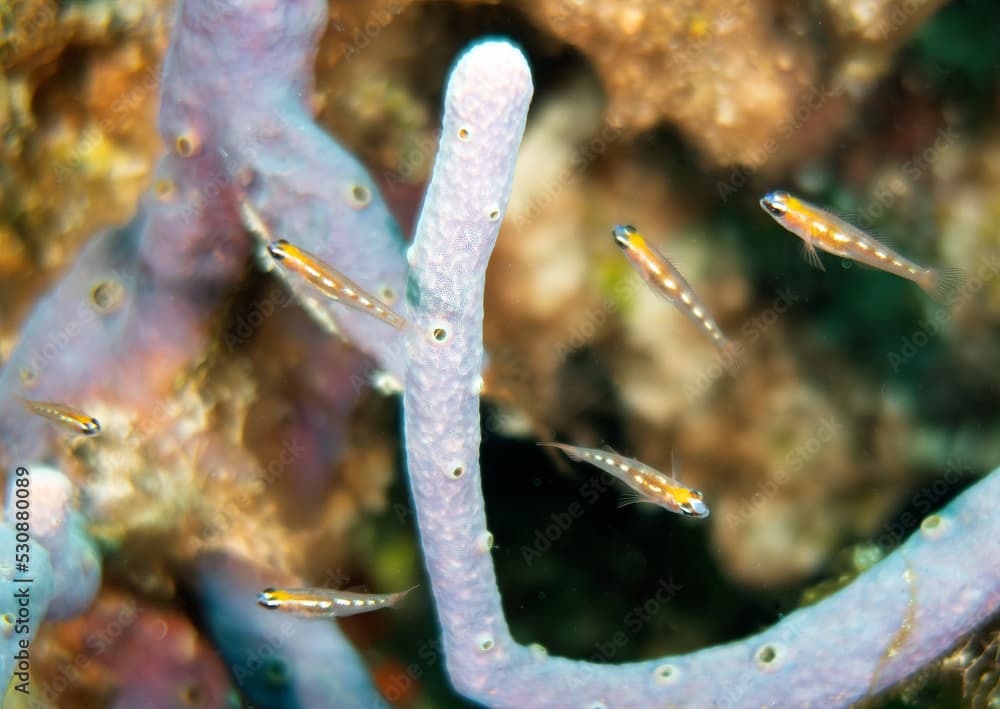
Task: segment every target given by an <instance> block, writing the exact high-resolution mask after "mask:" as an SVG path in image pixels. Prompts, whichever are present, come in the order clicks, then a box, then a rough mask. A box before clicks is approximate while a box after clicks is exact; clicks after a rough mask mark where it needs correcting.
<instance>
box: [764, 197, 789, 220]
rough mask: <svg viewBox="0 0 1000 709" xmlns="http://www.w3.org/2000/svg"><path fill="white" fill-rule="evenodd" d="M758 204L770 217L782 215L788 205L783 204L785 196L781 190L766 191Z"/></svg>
mask: <svg viewBox="0 0 1000 709" xmlns="http://www.w3.org/2000/svg"><path fill="white" fill-rule="evenodd" d="M760 205H761V206H762V207H763V208H764V209H766V210H767V213H768V214H770V215H771V216H772V217H783V216H785V213H786V212H787V211H788V207H787V206H786V205H785V196H784V195H783V194H782V193H781V192H768V193H767V194H766V195H764V197H763V199H761V200H760Z"/></svg>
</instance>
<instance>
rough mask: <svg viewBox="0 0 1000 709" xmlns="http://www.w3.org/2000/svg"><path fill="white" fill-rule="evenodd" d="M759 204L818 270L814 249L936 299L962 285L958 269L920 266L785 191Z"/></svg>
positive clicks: (775, 193) (774, 194)
mask: <svg viewBox="0 0 1000 709" xmlns="http://www.w3.org/2000/svg"><path fill="white" fill-rule="evenodd" d="M760 206H761V207H762V208H763V209H764V211H765V212H767V213H768V214H770V215H771V217H773V218H774V220H775V221H776V222H778V224H780V225H781V226H783V227H785V228H786V229H787V230H788V231H790V232H792V233H793V234H795V235H796V236H797V237H799V238H800V239H802V250H803V255H804V256H805V258H806V260H807V261H808V262H809V263H810V264H812V265H813V266H815V267H816V268H819V269H821V270H825V269H823V264H822V262H821V261H820V259H819V254H818V253H817V252H816V249H822V250H823V251H826V252H827V253H830V254H834V255H836V256H840V257H841V258H847V259H851V260H852V261H857V262H858V263H863V264H865V265H866V266H871V267H873V268H877V269H879V270H882V271H888V272H889V273H891V274H893V275H896V276H901V277H902V278H905V279H907V280H910V281H913V282H914V283H916V284H917V285H918V286H920V287H921V288H923V289H924V291H925V292H926V293H927V294H928V295H930V296H931V297H933V298H937V299H943V298H945V297H947V296H948V294H950V293H952V292H953V291H954V290H956V289H957V288H960V287H961V285H962V282H963V279H962V271H960V270H958V269H951V268H943V269H939V268H924V267H923V266H921V265H919V264H917V263H915V262H913V261H910V260H909V259H907V258H905V257H904V256H902V255H900V254H899V253H898V252H896V251H894V250H893V249H891V248H889V247H888V246H886V245H885V244H883V243H882V242H881V241H879V240H878V239H876V238H875V237H874V236H872V235H871V234H869V233H867V232H865V231H862V230H861V229H859V228H857V227H856V226H853V225H851V224H849V223H847V222H846V221H844V220H843V219H841V218H840V217H838V216H837V215H836V214H833V213H832V212H829V211H827V210H825V209H823V208H821V207H817V206H816V205H813V204H810V203H809V202H806V201H805V200H801V199H799V198H798V197H794V196H792V195H790V194H789V193H788V192H783V191H774V192H768V193H767V194H766V195H764V196H763V197H762V198H761V200H760Z"/></svg>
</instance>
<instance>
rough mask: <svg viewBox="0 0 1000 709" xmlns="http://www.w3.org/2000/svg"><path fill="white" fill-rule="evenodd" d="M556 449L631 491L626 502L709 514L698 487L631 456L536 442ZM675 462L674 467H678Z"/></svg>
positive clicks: (695, 514) (688, 514)
mask: <svg viewBox="0 0 1000 709" xmlns="http://www.w3.org/2000/svg"><path fill="white" fill-rule="evenodd" d="M538 445H540V446H552V447H553V448H558V449H559V450H561V451H562V452H564V453H565V454H566V455H568V456H569V457H570V458H572V459H573V460H580V461H583V462H585V463H590V464H591V465H594V466H597V467H598V468H600V469H601V470H603V471H604V472H606V473H608V474H609V475H612V476H614V477H616V478H618V479H619V480H621V481H622V482H623V483H625V484H626V485H628V486H629V487H630V488H632V490H634V491H635V492H636V493H637V495H638V497H635V498H632V499H631V500H629V502H651V503H653V504H655V505H659V506H660V507H664V508H666V509H668V510H670V511H671V512H676V513H677V514H681V515H684V516H685V517H695V518H698V519H700V518H703V517H708V513H709V511H708V506H707V505H706V504H705V501H704V495H702V493H701V491H700V490H695V489H694V488H690V487H688V486H687V485H685V484H684V483H682V482H681V481H680V480H678V479H676V478H674V477H671V476H669V475H666V474H664V473H661V472H660V471H659V470H656V469H655V468H651V467H649V466H648V465H646V464H645V463H640V462H639V461H638V460H635V459H634V458H626V457H625V456H621V455H618V454H617V453H612V452H611V451H606V450H600V449H598V448H581V447H580V446H571V445H567V444H565V443H539V444H538ZM677 467H678V466H677V464H676V462H675V463H674V469H675V470H676V469H677Z"/></svg>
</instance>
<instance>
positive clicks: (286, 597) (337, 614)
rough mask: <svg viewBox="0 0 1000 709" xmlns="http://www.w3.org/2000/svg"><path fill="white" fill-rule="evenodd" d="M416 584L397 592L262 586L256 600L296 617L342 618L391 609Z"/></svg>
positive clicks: (266, 606) (269, 607) (267, 606)
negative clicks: (361, 591)
mask: <svg viewBox="0 0 1000 709" xmlns="http://www.w3.org/2000/svg"><path fill="white" fill-rule="evenodd" d="M414 588H416V586H413V587H412V588H408V589H406V590H405V591H397V592H396V593H357V592H353V591H337V590H334V589H329V588H265V589H264V590H263V591H261V592H260V594H259V595H258V596H257V603H258V604H260V605H261V606H263V607H264V608H268V609H270V610H278V611H283V612H285V613H289V614H291V615H294V616H296V617H299V618H345V617H347V616H351V615H358V614H359V613H370V612H372V611H377V610H379V609H381V608H393V607H395V606H396V605H398V604H399V602H400V601H402V600H403V598H405V597H406V595H407V594H408V593H409V592H410V591H412V590H413V589H414Z"/></svg>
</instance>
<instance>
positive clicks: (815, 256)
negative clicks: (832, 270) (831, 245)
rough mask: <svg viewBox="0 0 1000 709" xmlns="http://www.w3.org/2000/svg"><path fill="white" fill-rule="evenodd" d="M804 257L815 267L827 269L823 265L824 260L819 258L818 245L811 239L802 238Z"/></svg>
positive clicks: (822, 269)
mask: <svg viewBox="0 0 1000 709" xmlns="http://www.w3.org/2000/svg"><path fill="white" fill-rule="evenodd" d="M802 258H804V259H805V260H806V262H807V263H808V264H809V265H810V266H812V267H813V268H818V269H819V270H821V271H825V270H826V268H825V267H824V266H823V262H822V261H821V260H820V258H819V252H818V251H816V247H815V246H814V245H813V244H812V242H810V241H806V240H805V239H803V240H802Z"/></svg>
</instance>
